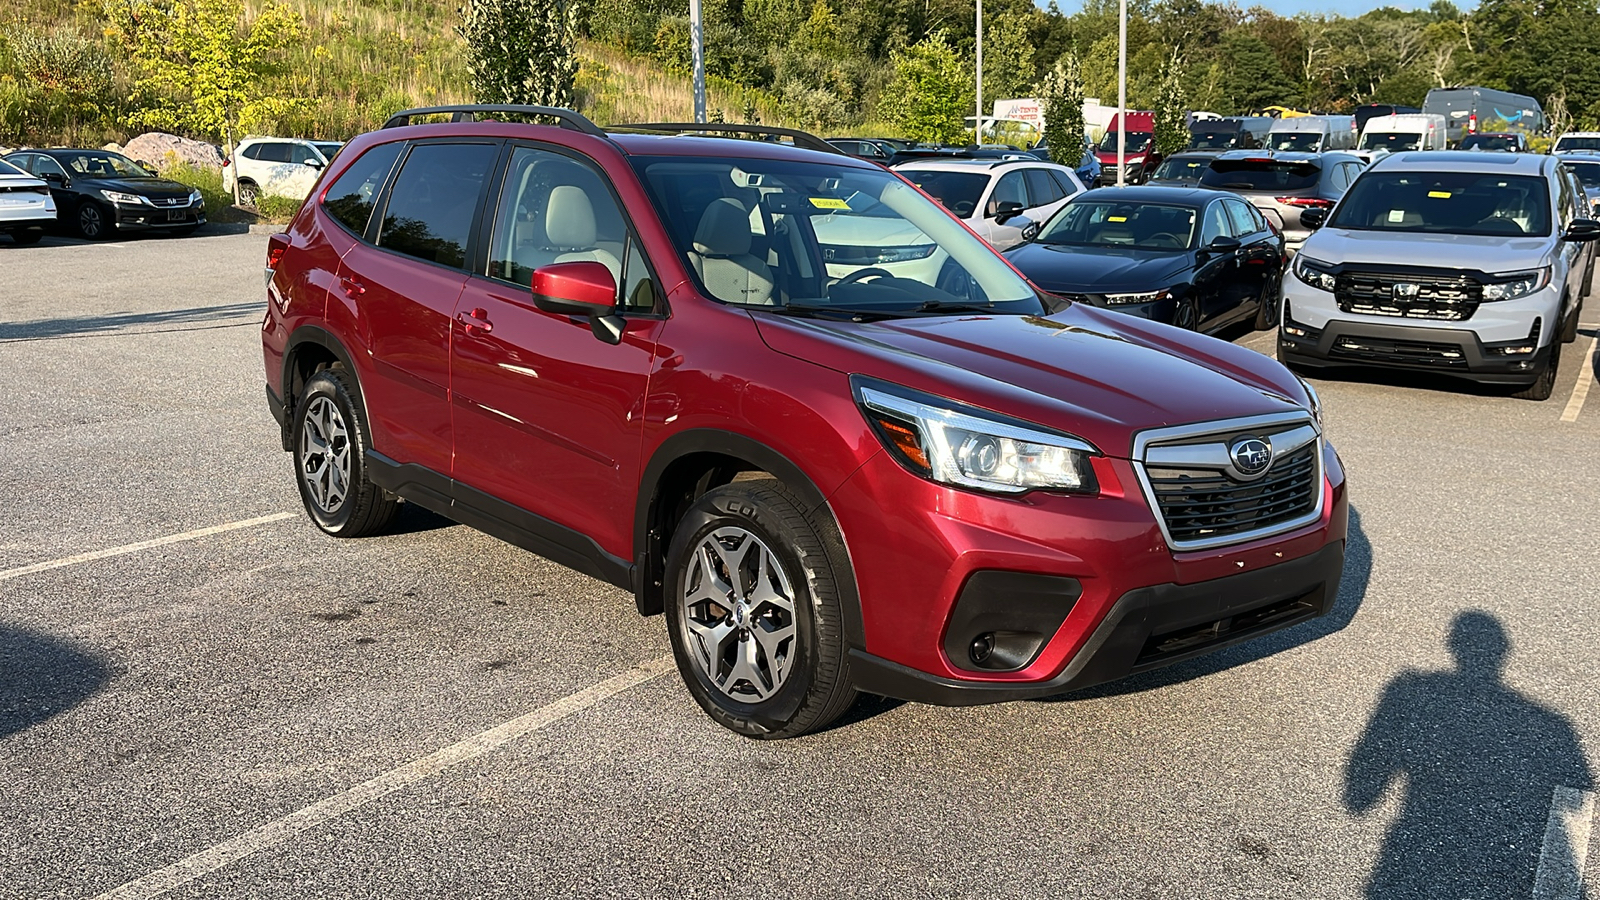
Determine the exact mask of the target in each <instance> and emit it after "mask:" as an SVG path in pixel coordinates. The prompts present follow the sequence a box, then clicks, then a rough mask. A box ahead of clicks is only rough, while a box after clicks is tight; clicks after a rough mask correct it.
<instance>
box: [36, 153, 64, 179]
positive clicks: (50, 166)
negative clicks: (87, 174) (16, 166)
mask: <svg viewBox="0 0 1600 900" xmlns="http://www.w3.org/2000/svg"><path fill="white" fill-rule="evenodd" d="M33 174H35V175H39V176H44V175H61V176H63V177H65V176H66V174H67V170H66V169H64V168H62V167H61V163H59V162H57V161H56V159H55V157H51V156H35V157H34V158H33Z"/></svg>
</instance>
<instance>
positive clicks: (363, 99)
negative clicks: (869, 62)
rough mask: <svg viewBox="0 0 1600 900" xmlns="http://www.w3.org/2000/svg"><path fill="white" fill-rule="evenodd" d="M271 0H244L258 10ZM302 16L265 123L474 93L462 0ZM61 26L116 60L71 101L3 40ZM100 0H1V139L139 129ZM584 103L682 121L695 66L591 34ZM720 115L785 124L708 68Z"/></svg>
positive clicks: (332, 130) (365, 112) (338, 118)
mask: <svg viewBox="0 0 1600 900" xmlns="http://www.w3.org/2000/svg"><path fill="white" fill-rule="evenodd" d="M266 2H267V0H245V3H246V8H247V9H248V10H250V11H251V12H252V13H253V12H254V11H256V10H258V9H260V8H261V7H262V6H263V5H265V3H266ZM283 2H284V3H286V5H287V6H288V7H289V8H291V9H293V10H294V11H296V12H297V13H298V14H299V16H300V17H301V19H302V20H303V22H304V23H305V28H304V35H303V40H302V41H300V42H299V43H298V44H297V45H296V46H295V47H293V48H291V49H290V50H289V51H288V52H287V53H286V54H285V58H284V61H283V66H282V71H281V73H280V74H279V75H276V76H274V77H272V78H271V79H270V81H269V83H267V84H265V85H263V87H262V89H263V91H265V92H268V93H271V94H274V95H277V96H283V97H291V98H301V99H302V100H303V101H304V102H303V104H302V107H301V108H300V109H298V110H296V111H294V112H291V113H288V114H286V115H285V116H284V117H283V118H282V119H281V120H280V121H277V122H275V123H270V127H268V128H265V129H261V130H265V131H271V132H276V133H278V134H284V135H293V136H299V137H315V138H327V139H343V138H348V137H350V136H352V135H354V134H358V133H360V132H362V131H366V130H369V129H371V128H374V127H376V126H377V125H379V124H381V123H382V121H383V119H384V118H385V117H387V116H388V115H389V114H390V113H392V112H394V111H395V110H398V109H403V108H405V107H408V106H428V105H436V104H442V103H451V102H467V101H470V100H471V97H470V92H469V89H468V85H467V83H466V75H465V71H464V68H463V64H462V57H461V53H462V44H461V40H460V38H459V37H458V36H457V35H456V33H455V30H454V29H455V25H456V24H457V22H458V19H459V13H458V12H457V10H458V8H459V6H460V0H283ZM62 29H65V30H67V31H69V32H70V33H71V34H73V35H76V36H78V37H80V38H82V39H83V40H85V41H88V42H92V43H93V44H94V45H95V48H94V49H96V51H97V52H99V53H101V54H103V57H104V60H105V62H106V63H107V64H108V65H109V68H110V70H111V73H112V75H111V87H110V90H109V92H101V91H96V92H95V94H96V96H94V98H93V99H92V100H88V99H84V100H80V101H79V102H77V103H75V104H73V103H66V102H65V101H62V100H61V98H60V97H59V96H55V97H51V96H46V95H45V93H44V92H43V91H42V90H41V88H40V87H39V84H38V81H39V80H38V79H37V78H35V77H33V76H31V75H30V74H29V73H27V72H25V71H22V70H21V68H20V67H19V65H18V63H17V59H16V57H17V54H16V53H13V52H10V49H8V47H7V41H8V40H10V41H17V40H19V37H18V35H20V34H21V33H22V32H24V31H30V32H32V33H35V34H49V33H51V32H52V31H58V30H62ZM104 29H105V20H104V17H103V14H102V13H101V5H100V3H99V2H98V0H79V2H77V3H75V4H73V3H64V2H61V0H13V2H12V3H10V4H6V5H0V144H5V143H8V142H9V143H32V144H61V143H83V144H90V143H92V144H96V145H98V144H101V143H105V142H108V141H118V142H122V141H125V140H127V138H129V137H131V136H132V134H133V133H135V132H136V131H137V130H141V129H132V128H129V127H128V126H127V125H126V124H125V123H124V121H123V119H124V118H125V117H126V115H127V113H128V111H129V110H130V109H131V108H132V106H131V101H130V100H129V97H128V93H129V81H130V73H129V71H128V70H127V67H126V65H125V63H124V61H123V60H122V59H121V58H120V56H119V54H118V51H117V48H116V47H113V46H111V45H110V44H109V42H108V40H107V38H106V36H105V34H104ZM580 58H581V59H580V69H579V76H578V98H579V99H578V105H579V108H580V109H581V110H582V111H583V112H584V113H585V114H587V115H589V116H590V117H591V118H594V119H595V120H596V121H598V122H601V123H602V124H604V123H612V122H643V121H662V120H676V121H685V120H689V119H691V118H692V116H693V99H692V92H691V87H690V82H689V79H688V78H687V77H684V76H681V75H676V74H671V73H668V72H665V71H663V70H662V69H661V68H660V66H659V65H658V64H657V63H656V62H655V61H654V60H651V59H649V58H647V57H642V56H635V55H630V54H628V53H626V52H624V51H621V50H618V49H615V48H611V47H605V46H602V45H599V44H594V43H589V42H584V43H583V44H582V45H581V47H580ZM708 106H709V108H710V109H711V110H712V112H711V115H712V117H713V118H717V117H719V116H720V117H722V118H724V119H726V120H727V121H730V122H742V121H746V120H747V118H749V117H750V116H751V115H753V116H755V117H756V118H757V119H758V120H759V121H761V122H764V123H767V124H788V118H787V117H786V116H785V115H784V112H783V110H782V108H781V106H780V104H779V102H778V100H777V98H775V97H773V96H771V95H769V94H766V93H764V92H762V91H758V90H752V89H748V88H744V87H741V86H739V85H737V84H734V83H732V82H728V81H725V80H722V79H716V78H713V79H712V83H711V86H710V90H709V96H708ZM194 136H195V137H202V138H207V139H212V140H215V136H209V135H194Z"/></svg>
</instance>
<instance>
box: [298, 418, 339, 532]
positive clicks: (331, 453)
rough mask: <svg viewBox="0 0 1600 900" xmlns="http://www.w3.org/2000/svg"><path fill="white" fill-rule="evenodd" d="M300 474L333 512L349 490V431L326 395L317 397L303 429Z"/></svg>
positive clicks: (315, 498) (314, 498) (319, 501)
mask: <svg viewBox="0 0 1600 900" xmlns="http://www.w3.org/2000/svg"><path fill="white" fill-rule="evenodd" d="M300 477H301V479H302V480H304V481H305V485H306V488H307V489H308V490H309V491H310V493H311V500H312V502H314V503H316V504H317V507H318V508H319V509H321V510H322V511H323V512H324V513H327V514H329V515H332V514H333V513H335V512H337V511H338V509H339V507H340V505H341V504H343V503H344V500H345V497H346V496H347V495H348V494H349V493H350V432H349V429H347V428H346V427H345V423H344V416H342V415H340V414H339V408H338V407H337V406H335V405H334V403H333V401H332V400H330V399H329V398H327V397H316V398H315V399H313V400H312V401H311V405H310V406H309V407H308V408H307V409H306V414H305V422H304V423H303V424H302V426H301V429H300Z"/></svg>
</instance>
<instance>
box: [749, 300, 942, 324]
mask: <svg viewBox="0 0 1600 900" xmlns="http://www.w3.org/2000/svg"><path fill="white" fill-rule="evenodd" d="M750 308H751V309H759V310H762V311H764V312H774V313H780V314H782V315H786V316H812V317H816V318H823V319H835V320H837V321H840V322H870V321H875V320H877V319H892V318H894V317H895V316H897V315H900V314H902V313H909V312H911V310H888V309H852V308H850V307H848V306H817V305H813V304H808V303H785V304H782V305H780V306H752V307H750Z"/></svg>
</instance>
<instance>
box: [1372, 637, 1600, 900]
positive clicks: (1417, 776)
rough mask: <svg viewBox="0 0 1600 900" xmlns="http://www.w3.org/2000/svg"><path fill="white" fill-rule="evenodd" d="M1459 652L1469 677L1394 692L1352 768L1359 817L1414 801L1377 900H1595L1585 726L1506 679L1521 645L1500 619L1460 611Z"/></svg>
mask: <svg viewBox="0 0 1600 900" xmlns="http://www.w3.org/2000/svg"><path fill="white" fill-rule="evenodd" d="M1447 643H1448V645H1449V648H1450V653H1451V655H1452V656H1454V657H1455V668H1453V669H1446V670H1442V671H1435V672H1421V671H1416V670H1411V671H1407V672H1403V673H1401V674H1400V675H1399V676H1398V677H1396V678H1395V679H1394V680H1393V681H1391V682H1390V683H1389V686H1388V688H1387V689H1386V690H1385V691H1384V694H1383V698H1382V699H1381V700H1380V701H1379V703H1378V707H1377V709H1376V710H1375V711H1374V712H1373V714H1372V718H1371V720H1370V721H1369V722H1368V723H1367V727H1366V730H1365V732H1364V733H1363V734H1362V735H1361V738H1360V740H1359V741H1358V742H1357V743H1356V745H1355V749H1354V750H1353V751H1352V752H1351V754H1350V760H1349V762H1348V764H1347V766H1346V769H1345V779H1344V804H1345V806H1346V807H1347V808H1348V809H1349V810H1350V811H1351V812H1352V813H1355V814H1358V815H1360V814H1367V813H1371V812H1372V811H1373V810H1374V809H1376V808H1377V807H1378V805H1379V803H1380V801H1381V800H1382V799H1383V797H1384V796H1385V794H1387V793H1389V792H1390V790H1391V789H1397V790H1399V791H1401V792H1402V799H1401V801H1400V811H1399V814H1398V815H1397V816H1396V817H1395V820H1394V824H1393V825H1392V826H1391V827H1390V829H1389V833H1388V836H1387V837H1386V838H1385V840H1384V843H1383V850H1382V855H1381V856H1380V857H1379V859H1378V861H1377V863H1376V865H1375V866H1374V867H1373V870H1372V878H1371V881H1370V882H1369V883H1368V885H1367V894H1366V896H1367V897H1368V898H1371V900H1401V898H1413V897H1416V898H1423V897H1451V898H1458V897H1459V898H1473V900H1477V898H1483V900H1489V898H1496V900H1498V898H1507V897H1528V896H1534V897H1562V898H1574V900H1576V898H1580V897H1583V896H1585V895H1584V894H1583V892H1582V891H1583V889H1582V887H1581V885H1582V879H1583V873H1582V871H1581V870H1582V866H1581V865H1580V860H1581V858H1582V854H1583V848H1582V847H1575V846H1573V844H1574V843H1575V841H1574V837H1575V836H1576V837H1578V838H1580V839H1581V838H1582V837H1583V836H1586V835H1587V834H1588V830H1587V828H1586V827H1584V826H1586V825H1587V823H1586V822H1579V821H1577V820H1578V819H1579V815H1578V814H1579V813H1581V806H1582V801H1583V793H1582V792H1585V791H1592V790H1594V778H1593V775H1592V773H1591V772H1590V769H1589V764H1588V761H1587V759H1586V758H1585V756H1584V753H1583V747H1582V744H1581V742H1580V740H1579V737H1578V733H1577V729H1576V728H1574V726H1573V724H1572V722H1571V721H1570V720H1569V719H1567V718H1566V717H1565V716H1563V715H1562V714H1560V713H1558V712H1556V711H1555V710H1552V709H1548V708H1546V707H1543V706H1540V705H1539V704H1537V703H1535V702H1534V701H1533V700H1531V699H1529V698H1528V697H1525V696H1523V695H1522V694H1521V693H1519V692H1517V691H1516V690H1515V689H1513V688H1511V687H1510V686H1509V685H1507V684H1506V683H1505V682H1504V681H1503V680H1502V678H1501V674H1502V671H1503V669H1504V666H1505V662H1506V658H1507V656H1508V655H1509V653H1510V651H1511V642H1510V639H1509V637H1508V636H1507V634H1506V631H1505V628H1504V627H1503V626H1502V625H1501V623H1500V621H1499V620H1498V619H1496V618H1495V617H1494V616H1492V615H1490V614H1489V613H1486V612H1483V611H1480V610H1469V611H1466V612H1462V613H1459V614H1458V615H1457V616H1456V618H1455V621H1454V622H1453V623H1452V625H1451V628H1450V634H1449V637H1448V639H1447ZM1572 826H1576V827H1575V828H1574V829H1573V830H1574V832H1575V835H1574V834H1573V833H1569V831H1568V828H1569V827H1572ZM1547 828H1548V829H1549V830H1548V831H1547ZM1536 879H1537V881H1538V882H1539V883H1538V886H1537V887H1535V881H1536Z"/></svg>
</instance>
